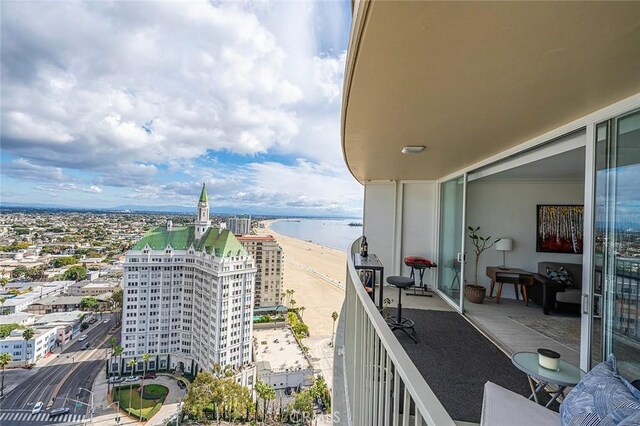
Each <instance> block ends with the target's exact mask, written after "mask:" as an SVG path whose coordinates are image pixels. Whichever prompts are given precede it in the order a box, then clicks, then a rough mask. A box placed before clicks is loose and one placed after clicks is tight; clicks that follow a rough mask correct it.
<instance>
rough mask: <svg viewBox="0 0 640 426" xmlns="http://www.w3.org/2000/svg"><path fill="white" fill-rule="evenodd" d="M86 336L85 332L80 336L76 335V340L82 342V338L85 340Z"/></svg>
mask: <svg viewBox="0 0 640 426" xmlns="http://www.w3.org/2000/svg"><path fill="white" fill-rule="evenodd" d="M87 337H89V336H87V335H86V334H83V335H82V336H80V337H78V342H82V341H83V340H87Z"/></svg>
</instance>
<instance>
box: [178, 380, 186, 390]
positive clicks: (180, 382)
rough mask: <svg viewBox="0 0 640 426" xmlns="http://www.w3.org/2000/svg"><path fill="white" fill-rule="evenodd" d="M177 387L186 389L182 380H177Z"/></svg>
mask: <svg viewBox="0 0 640 426" xmlns="http://www.w3.org/2000/svg"><path fill="white" fill-rule="evenodd" d="M178 387H179V388H180V389H186V388H187V385H185V384H184V382H183V381H182V380H178Z"/></svg>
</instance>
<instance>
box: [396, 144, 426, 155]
mask: <svg viewBox="0 0 640 426" xmlns="http://www.w3.org/2000/svg"><path fill="white" fill-rule="evenodd" d="M424 148H425V147H424V146H423V145H412V146H405V147H404V148H402V153H403V154H420V153H421V152H422V151H424Z"/></svg>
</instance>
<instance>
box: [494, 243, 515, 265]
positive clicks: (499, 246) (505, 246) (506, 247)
mask: <svg viewBox="0 0 640 426" xmlns="http://www.w3.org/2000/svg"><path fill="white" fill-rule="evenodd" d="M495 247H496V250H498V251H501V252H502V266H499V267H498V268H500V269H508V268H507V262H506V261H505V257H506V252H508V251H511V250H513V240H512V239H511V238H501V239H500V241H498V242H497V243H496V245H495Z"/></svg>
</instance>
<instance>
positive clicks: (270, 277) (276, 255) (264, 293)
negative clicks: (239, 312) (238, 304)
mask: <svg viewBox="0 0 640 426" xmlns="http://www.w3.org/2000/svg"><path fill="white" fill-rule="evenodd" d="M238 241H240V244H242V246H243V247H244V248H245V249H246V250H247V252H248V253H249V254H250V255H251V256H252V257H253V259H254V260H255V265H256V268H257V272H256V285H255V306H276V305H278V304H280V290H281V288H282V279H283V276H284V270H283V266H284V265H283V263H282V247H280V245H278V242H277V241H276V239H275V238H273V237H272V236H271V235H242V236H239V237H238Z"/></svg>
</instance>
